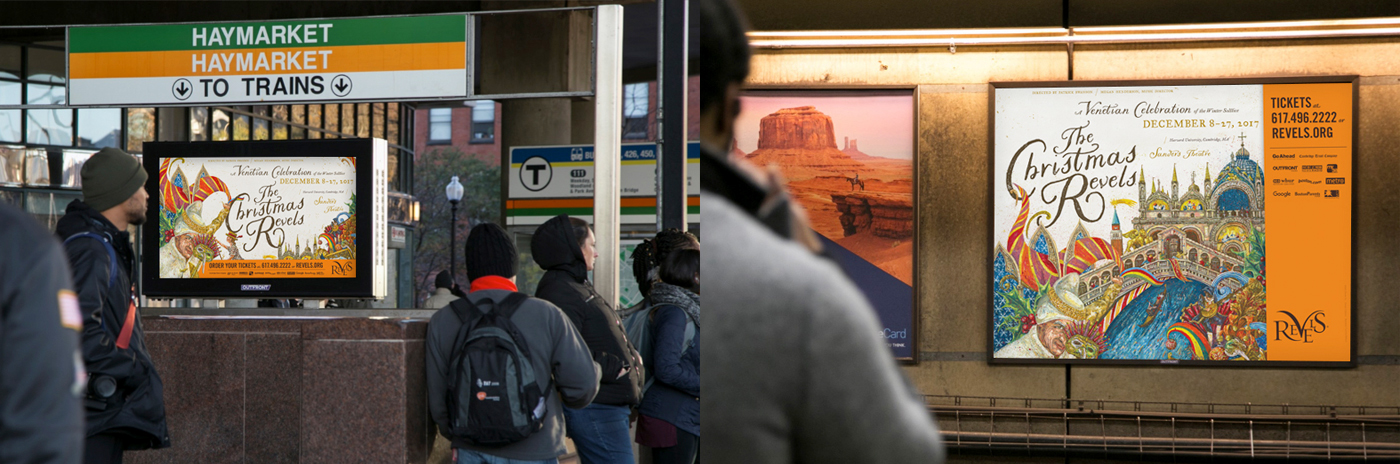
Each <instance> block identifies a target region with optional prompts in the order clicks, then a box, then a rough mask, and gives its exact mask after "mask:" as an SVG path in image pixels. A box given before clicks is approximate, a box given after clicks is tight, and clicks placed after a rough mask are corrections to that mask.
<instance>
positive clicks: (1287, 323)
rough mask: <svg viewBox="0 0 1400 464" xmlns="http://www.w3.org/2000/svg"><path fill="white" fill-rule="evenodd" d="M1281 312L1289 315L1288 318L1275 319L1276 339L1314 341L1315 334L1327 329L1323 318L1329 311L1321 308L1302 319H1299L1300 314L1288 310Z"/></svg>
mask: <svg viewBox="0 0 1400 464" xmlns="http://www.w3.org/2000/svg"><path fill="white" fill-rule="evenodd" d="M1279 313H1282V314H1283V315H1284V316H1288V319H1283V320H1278V321H1274V340H1283V339H1285V338H1287V339H1289V340H1292V341H1295V342H1303V343H1312V338H1313V335H1315V334H1320V333H1322V332H1325V331H1327V324H1326V323H1325V322H1323V320H1322V317H1323V316H1326V315H1327V313H1324V312H1322V311H1321V310H1318V311H1313V312H1312V314H1309V315H1308V317H1305V318H1303V320H1301V321H1300V320H1298V316H1294V315H1293V313H1290V312H1288V311H1279Z"/></svg>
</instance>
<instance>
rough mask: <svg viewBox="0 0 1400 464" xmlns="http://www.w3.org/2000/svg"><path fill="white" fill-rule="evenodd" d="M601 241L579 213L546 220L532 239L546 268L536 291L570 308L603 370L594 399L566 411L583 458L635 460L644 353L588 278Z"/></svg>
mask: <svg viewBox="0 0 1400 464" xmlns="http://www.w3.org/2000/svg"><path fill="white" fill-rule="evenodd" d="M596 243H597V242H596V239H595V238H594V237H593V230H592V229H591V228H589V226H588V223H587V222H584V221H583V220H580V219H578V218H571V217H569V216H567V215H562V214H561V215H558V216H555V217H553V218H550V219H549V220H548V221H545V223H544V224H541V225H540V227H539V228H538V229H536V230H535V235H534V237H533V238H531V239H530V251H531V253H532V254H533V255H534V259H535V262H536V263H537V264H539V265H540V267H541V268H543V269H544V270H545V273H544V276H543V277H541V278H540V283H539V286H538V287H537V288H536V290H535V296H537V297H539V298H541V299H544V300H546V301H549V302H551V303H554V304H555V305H558V306H559V309H562V310H564V314H565V315H567V316H569V321H570V322H573V324H574V327H575V328H577V329H578V331H579V334H580V335H582V336H583V340H584V343H587V344H588V349H589V350H590V351H591V352H592V354H593V360H594V361H597V362H598V365H599V366H600V367H601V369H602V378H601V381H600V382H599V385H598V397H597V398H594V399H593V403H592V404H589V405H588V406H587V407H585V408H574V409H566V410H564V417H565V420H566V421H567V424H568V434H569V438H572V439H573V440H574V446H575V448H576V449H577V450H578V454H579V460H580V461H582V463H583V464H618V463H621V464H632V462H633V454H632V445H631V442H632V440H631V438H630V436H629V433H628V430H629V429H630V428H631V425H630V419H629V417H630V416H631V414H632V408H633V407H635V406H637V404H638V403H639V402H640V401H641V399H642V374H643V372H644V371H643V366H642V358H641V355H640V354H639V353H637V350H635V349H634V348H633V347H632V344H631V343H630V342H628V341H627V336H626V334H624V333H623V328H622V321H621V319H620V318H619V317H618V314H617V311H615V310H613V308H612V307H611V306H610V305H608V303H606V302H604V301H603V298H602V297H601V296H599V295H598V292H597V291H595V290H594V289H593V284H592V283H590V282H589V281H588V271H591V270H593V263H594V260H596V259H597V258H598V252H597V248H596V247H595V245H596Z"/></svg>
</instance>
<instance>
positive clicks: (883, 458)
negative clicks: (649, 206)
mask: <svg viewBox="0 0 1400 464" xmlns="http://www.w3.org/2000/svg"><path fill="white" fill-rule="evenodd" d="M701 197H702V203H704V204H705V213H704V215H705V216H704V219H703V222H704V224H705V235H706V237H705V238H706V243H709V244H710V246H709V247H706V248H705V252H704V253H703V254H702V255H701V259H702V266H701V267H703V268H704V269H705V270H706V272H705V286H706V290H707V291H706V295H710V296H707V297H706V298H707V299H708V301H706V302H705V312H704V313H703V316H702V317H703V318H704V319H703V320H702V322H703V326H704V327H705V331H704V332H702V334H701V337H702V339H703V345H704V346H705V347H706V349H705V351H704V352H702V354H701V356H702V357H701V364H703V365H704V366H705V375H704V376H703V377H702V378H701V381H700V385H701V389H702V390H704V391H705V396H704V397H702V398H701V404H700V415H701V417H703V418H704V421H703V422H702V425H701V428H702V431H703V433H702V435H703V436H704V437H705V440H704V441H702V442H701V443H702V446H703V448H704V451H703V452H702V453H701V455H702V456H704V457H703V458H702V459H703V460H704V462H706V463H730V462H752V463H787V462H803V463H853V462H859V463H863V464H879V463H939V462H942V461H943V459H944V452H943V444H942V442H941V440H940V438H939V434H938V428H937V427H936V426H935V425H934V423H933V420H932V418H931V416H930V413H929V411H928V408H927V407H926V406H924V403H923V401H921V400H920V399H918V398H917V397H916V396H915V394H914V392H913V391H911V388H910V386H909V383H908V382H907V380H906V379H905V378H904V377H903V374H902V373H901V372H900V370H899V367H898V366H896V364H895V361H894V359H893V357H892V356H891V355H890V352H889V349H888V348H887V347H886V346H885V344H884V343H883V342H882V341H881V340H880V339H878V338H877V337H876V333H877V332H878V331H879V326H878V325H877V323H876V320H875V314H874V312H873V310H872V309H871V308H870V305H869V304H868V303H867V302H866V300H865V298H864V296H863V295H861V293H860V291H859V290H858V289H857V288H856V287H855V286H854V285H853V284H852V283H851V282H850V281H849V280H847V279H846V278H845V277H844V275H843V274H842V272H841V271H840V270H839V269H837V268H836V266H835V265H834V264H832V263H830V262H828V261H826V260H824V259H821V258H819V257H817V256H814V255H812V254H811V253H810V252H808V251H806V250H805V249H803V248H801V247H799V246H798V245H797V244H795V243H793V242H790V241H788V240H786V239H783V238H780V237H778V236H776V235H774V234H773V233H772V232H770V231H769V229H767V228H765V227H763V226H762V225H760V224H759V223H758V222H756V221H754V220H753V219H752V218H751V217H749V216H748V215H746V214H745V213H743V212H742V211H740V210H739V209H738V208H737V207H735V206H734V205H733V204H732V203H730V202H728V201H726V200H725V199H724V198H721V197H720V196H718V195H713V194H708V193H706V194H702V195H701Z"/></svg>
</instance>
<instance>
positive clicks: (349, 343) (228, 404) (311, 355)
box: [127, 308, 435, 464]
mask: <svg viewBox="0 0 1400 464" xmlns="http://www.w3.org/2000/svg"><path fill="white" fill-rule="evenodd" d="M153 309H154V308H153ZM177 317H178V316H177ZM142 324H143V327H144V328H145V331H146V343H147V346H148V347H149V348H150V352H151V357H152V359H153V360H154V362H155V365H156V369H157V371H158V372H160V375H161V378H162V379H163V380H164V382H165V410H166V420H167V423H168V424H169V428H170V439H171V443H172V444H173V446H172V447H171V448H169V449H164V450H155V451H140V452H130V453H127V461H128V462H132V463H138V464H140V463H185V462H201V463H283V462H383V463H391V462H404V463H418V462H424V461H426V460H427V457H428V452H429V450H430V448H431V446H432V443H433V441H432V438H433V435H434V434H435V430H434V428H433V427H431V418H430V417H428V407H427V401H426V398H425V393H426V392H425V386H424V356H425V354H424V351H423V338H424V334H425V329H426V327H427V321H426V319H406V318H386V319H369V318H364V317H346V318H321V319H312V318H298V317H296V316H282V317H272V316H268V317H263V316H259V317H257V318H231V317H222V318H201V319H176V318H167V317H149V316H148V317H144V318H142Z"/></svg>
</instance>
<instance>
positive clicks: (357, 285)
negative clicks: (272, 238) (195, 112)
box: [140, 138, 387, 299]
mask: <svg viewBox="0 0 1400 464" xmlns="http://www.w3.org/2000/svg"><path fill="white" fill-rule="evenodd" d="M374 140H375V139H369V138H364V139H331V140H265V141H243V142H147V143H146V146H145V153H144V156H143V157H142V163H143V165H144V167H145V169H146V173H147V178H146V186H145V188H146V192H147V193H148V194H150V196H149V198H148V199H147V201H146V204H147V207H146V223H147V224H148V226H147V227H143V228H142V236H141V241H142V242H141V244H142V248H143V249H145V250H147V252H146V253H144V254H143V256H142V257H141V263H140V266H141V283H142V291H143V293H144V294H145V295H146V296H150V297H158V298H190V297H195V298H287V297H291V298H370V299H373V298H375V295H374V282H375V279H380V278H383V276H376V275H375V273H376V271H377V268H376V267H375V266H374V246H375V244H376V242H375V239H376V237H375V236H374V235H375V233H376V232H377V231H376V230H375V227H374V221H375V217H374V216H375V214H374V212H375V206H376V204H375V202H376V201H377V197H376V194H375V191H374V190H375V183H374V175H375V172H376V171H377V170H380V169H382V167H381V166H374V165H373V163H374V148H375V147H374ZM230 157H250V158H266V157H287V158H354V159H355V165H356V168H355V197H356V199H355V202H356V210H357V214H356V218H355V233H356V238H355V241H356V242H357V244H356V247H357V248H356V251H355V268H356V272H355V277H349V278H324V277H323V278H301V277H295V278H291V277H289V278H246V279H232V278H198V279H166V278H159V277H158V276H159V275H160V269H159V266H160V256H159V253H156V252H155V251H154V250H158V249H159V245H160V243H159V240H160V237H159V236H160V227H159V226H158V225H159V224H160V218H159V214H160V199H161V195H160V184H159V182H160V160H161V159H163V158H187V159H200V158H230ZM386 240H387V238H386ZM243 285H271V287H270V290H266V291H244V290H242V286H243Z"/></svg>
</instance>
